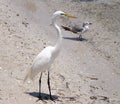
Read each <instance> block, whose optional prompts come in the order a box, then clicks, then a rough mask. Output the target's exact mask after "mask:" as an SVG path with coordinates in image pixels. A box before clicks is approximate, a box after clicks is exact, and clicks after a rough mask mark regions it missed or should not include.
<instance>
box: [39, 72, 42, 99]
mask: <svg viewBox="0 0 120 104" xmlns="http://www.w3.org/2000/svg"><path fill="white" fill-rule="evenodd" d="M41 78H42V72H41V75H40V79H39V99H42V95H41Z"/></svg>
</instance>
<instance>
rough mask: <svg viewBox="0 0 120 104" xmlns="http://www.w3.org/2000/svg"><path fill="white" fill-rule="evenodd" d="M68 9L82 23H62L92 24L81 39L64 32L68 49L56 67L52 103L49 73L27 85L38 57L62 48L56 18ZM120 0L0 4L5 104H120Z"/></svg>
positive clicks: (0, 95) (0, 102)
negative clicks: (48, 48)
mask: <svg viewBox="0 0 120 104" xmlns="http://www.w3.org/2000/svg"><path fill="white" fill-rule="evenodd" d="M56 10H62V11H65V12H68V13H70V14H73V15H75V16H77V17H78V18H77V19H67V18H62V19H60V20H59V24H64V25H69V24H82V23H83V22H84V21H89V22H92V23H93V24H92V26H91V27H90V30H89V31H88V32H86V33H84V34H83V38H84V40H83V41H79V40H78V35H77V34H74V33H71V32H67V31H64V30H62V33H63V44H62V45H63V47H62V49H61V52H60V54H59V56H58V57H57V59H56V60H55V62H54V63H53V65H52V67H51V73H50V77H51V87H52V94H53V97H54V98H55V101H54V102H53V101H51V100H49V98H48V97H49V92H48V87H47V72H45V73H44V74H43V78H42V92H43V93H42V95H43V97H44V100H42V101H41V100H40V101H37V100H38V80H39V75H38V76H36V78H35V80H34V81H31V82H30V83H28V82H25V83H23V79H24V77H25V75H26V72H27V70H29V68H30V67H31V64H32V61H33V59H34V58H35V56H36V55H37V54H38V53H39V52H40V51H41V50H42V49H44V47H46V46H48V45H54V44H55V43H56V31H55V30H54V28H53V26H51V16H52V14H53V13H54V12H55V11H56ZM119 12H120V1H119V0H116V1H114V0H51V1H49V0H41V1H40V0H34V1H33V0H1V1H0V37H1V38H0V104H35V103H36V104H54V103H56V104H119V103H120V35H119V32H120V14H119Z"/></svg>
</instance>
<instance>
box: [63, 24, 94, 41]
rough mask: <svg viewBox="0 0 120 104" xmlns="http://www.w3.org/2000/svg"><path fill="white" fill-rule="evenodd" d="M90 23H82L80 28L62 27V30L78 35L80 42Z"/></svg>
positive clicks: (77, 26) (76, 26) (78, 26)
mask: <svg viewBox="0 0 120 104" xmlns="http://www.w3.org/2000/svg"><path fill="white" fill-rule="evenodd" d="M91 24H92V23H90V22H84V23H83V25H82V26H80V25H74V26H69V27H67V26H62V28H63V29H65V30H66V31H71V32H73V33H79V39H80V40H82V33H84V32H86V31H88V30H89V26H90V25H91Z"/></svg>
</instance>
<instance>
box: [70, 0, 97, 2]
mask: <svg viewBox="0 0 120 104" xmlns="http://www.w3.org/2000/svg"><path fill="white" fill-rule="evenodd" d="M72 1H74V2H93V1H97V0H72Z"/></svg>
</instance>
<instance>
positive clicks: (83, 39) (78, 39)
mask: <svg viewBox="0 0 120 104" xmlns="http://www.w3.org/2000/svg"><path fill="white" fill-rule="evenodd" d="M63 39H68V40H73V41H87V39H85V38H78V37H76V38H73V37H63Z"/></svg>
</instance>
